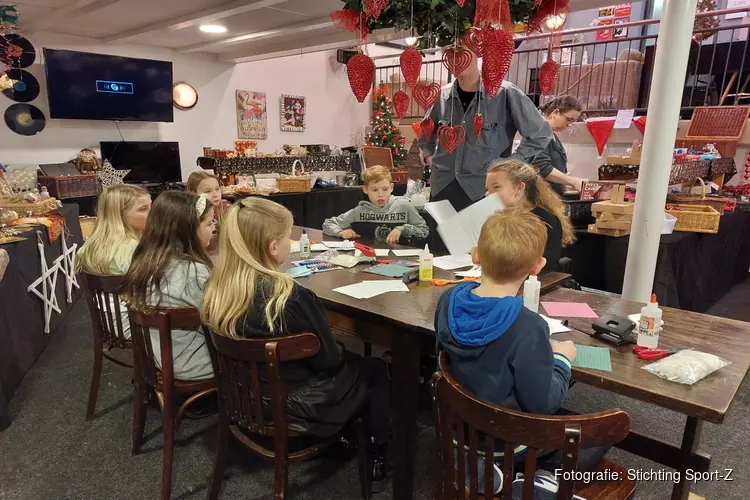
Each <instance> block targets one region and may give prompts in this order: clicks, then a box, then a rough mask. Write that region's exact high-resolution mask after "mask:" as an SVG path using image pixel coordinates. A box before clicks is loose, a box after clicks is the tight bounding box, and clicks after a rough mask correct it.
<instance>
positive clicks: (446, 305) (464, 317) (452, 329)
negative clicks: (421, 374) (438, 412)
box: [435, 211, 603, 490]
mask: <svg viewBox="0 0 750 500" xmlns="http://www.w3.org/2000/svg"><path fill="white" fill-rule="evenodd" d="M546 242H547V229H546V227H545V225H544V223H543V222H542V221H541V220H540V219H539V218H538V217H536V216H535V215H534V214H532V213H531V212H527V211H505V212H502V213H499V214H496V215H493V216H491V217H490V218H489V219H487V221H486V222H485V223H484V225H483V226H482V231H481V233H480V236H479V243H478V246H477V247H474V248H473V249H472V252H471V255H472V260H473V262H474V264H478V265H481V266H482V281H481V284H479V283H466V284H461V285H458V286H457V287H456V288H454V289H452V290H448V291H446V292H445V293H444V294H443V295H442V296H441V297H440V301H439V302H438V305H437V309H436V311H435V331H436V332H437V346H438V352H440V351H446V352H447V353H448V358H449V360H450V365H451V374H452V375H453V376H454V377H455V379H456V380H457V381H458V382H459V383H460V384H461V385H462V386H464V387H465V388H466V389H468V390H469V391H471V392H472V393H474V395H475V396H476V397H477V398H478V399H481V400H483V401H487V402H489V403H492V404H496V405H499V406H503V407H506V408H510V409H513V410H519V411H523V412H527V413H538V414H547V415H550V414H553V413H555V412H557V411H558V410H559V409H560V407H561V405H562V402H563V400H564V399H565V395H566V394H567V392H568V387H569V385H570V369H571V362H572V361H574V360H575V357H576V349H575V346H574V345H573V343H572V342H570V341H566V342H555V341H550V338H549V335H550V332H549V326H548V325H547V323H546V322H545V321H544V319H542V318H541V317H540V316H539V315H538V314H536V313H533V312H531V311H529V310H528V309H526V308H525V307H523V299H522V298H521V297H518V296H517V294H518V290H519V289H520V287H521V285H522V284H523V282H524V280H525V279H526V278H527V277H528V275H529V274H538V273H539V272H540V271H541V270H542V268H544V265H545V264H546V260H545V259H544V257H542V255H543V253H544V247H545V244H546ZM500 450H501V448H498V451H497V452H496V453H495V462H502V460H503V455H504V454H503V452H502V451H500ZM525 450H526V447H525V446H519V447H517V448H516V449H515V457H516V464H517V465H518V464H519V463H522V462H519V460H518V459H519V458H520V459H521V460H523V453H524V452H525ZM582 451H588V450H582ZM602 456H603V453H601V451H597V452H596V453H594V454H593V455H592V456H591V457H590V458H589V457H584V454H583V453H582V455H581V458H579V468H581V469H585V468H589V467H590V466H591V465H594V464H595V463H597V462H598V461H599V460H600V459H601V457H602ZM560 458H561V455H559V452H551V453H540V455H539V456H538V459H537V464H538V466H539V467H540V468H542V469H545V470H548V471H550V472H552V473H553V474H554V470H555V469H556V468H559V465H558V464H559V463H560V461H561V460H560ZM589 461H592V462H593V463H591V464H589V463H588V462H589ZM478 470H479V471H483V470H484V467H483V466H480V467H479V469H478ZM517 470H519V469H517ZM521 470H522V469H521ZM498 473H499V469H498V468H497V467H496V474H495V476H496V477H495V483H494V484H495V485H499V484H500V482H499V481H500V478H499V477H498V476H501V473H500V474H498ZM480 484H483V479H481V478H480ZM498 490H499V488H498Z"/></svg>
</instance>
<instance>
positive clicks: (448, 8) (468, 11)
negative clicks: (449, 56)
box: [341, 0, 534, 48]
mask: <svg viewBox="0 0 750 500" xmlns="http://www.w3.org/2000/svg"><path fill="white" fill-rule="evenodd" d="M341 1H342V2H343V3H344V4H345V5H344V8H345V9H349V10H353V11H355V12H364V10H365V8H364V0H341ZM413 3H414V30H415V31H416V32H417V34H418V35H419V36H420V37H421V39H420V47H422V48H427V47H433V46H438V47H445V46H447V45H452V44H453V42H454V40H455V38H454V34H455V30H456V29H458V36H459V38H460V37H461V36H462V35H463V34H464V33H465V32H466V31H467V30H468V29H469V28H471V26H472V24H473V23H474V11H475V7H476V0H466V3H464V6H463V7H460V6H459V5H458V3H456V0H414V1H413ZM508 4H509V5H510V17H511V20H512V21H513V22H514V23H527V22H528V21H529V18H530V17H531V13H532V11H533V10H534V0H508ZM411 8H412V0H391V1H390V3H389V5H388V6H387V7H386V8H385V10H384V11H383V12H382V13H381V14H380V17H379V18H378V19H369V20H368V25H367V27H368V28H369V30H370V31H372V30H375V29H380V28H395V29H396V30H397V31H401V30H406V31H408V30H410V29H411Z"/></svg>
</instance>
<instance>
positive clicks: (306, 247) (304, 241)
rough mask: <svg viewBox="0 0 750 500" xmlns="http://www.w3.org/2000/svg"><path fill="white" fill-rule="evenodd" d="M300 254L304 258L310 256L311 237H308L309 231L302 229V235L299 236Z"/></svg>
mask: <svg viewBox="0 0 750 500" xmlns="http://www.w3.org/2000/svg"><path fill="white" fill-rule="evenodd" d="M299 256H300V257H301V258H303V259H306V258H308V257H310V238H308V237H307V231H305V230H304V229H303V230H302V236H300V237H299Z"/></svg>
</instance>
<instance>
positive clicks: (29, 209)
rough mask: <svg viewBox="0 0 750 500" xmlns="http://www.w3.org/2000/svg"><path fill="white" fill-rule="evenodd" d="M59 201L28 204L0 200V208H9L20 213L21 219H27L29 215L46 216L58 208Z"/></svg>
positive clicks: (49, 200) (50, 200)
mask: <svg viewBox="0 0 750 500" xmlns="http://www.w3.org/2000/svg"><path fill="white" fill-rule="evenodd" d="M57 203H58V202H57V200H56V199H55V198H49V199H47V200H43V201H38V202H36V203H27V202H24V201H22V202H20V203H19V202H15V201H13V202H12V201H10V199H9V198H0V208H7V209H8V210H13V211H14V212H17V213H18V216H19V217H25V216H26V214H27V213H31V215H44V214H46V213H49V212H51V211H53V210H55V209H56V208H57Z"/></svg>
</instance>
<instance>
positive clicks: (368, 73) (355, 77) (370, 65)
mask: <svg viewBox="0 0 750 500" xmlns="http://www.w3.org/2000/svg"><path fill="white" fill-rule="evenodd" d="M346 76H348V77H349V86H350V87H351V88H352V92H354V95H355V97H356V98H357V100H358V101H359V102H364V101H365V98H367V94H369V93H370V88H371V87H372V81H373V79H374V78H375V63H374V62H373V61H372V59H370V58H369V56H366V55H364V54H357V55H355V56H354V57H352V58H351V59H349V62H348V63H347V64H346Z"/></svg>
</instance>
